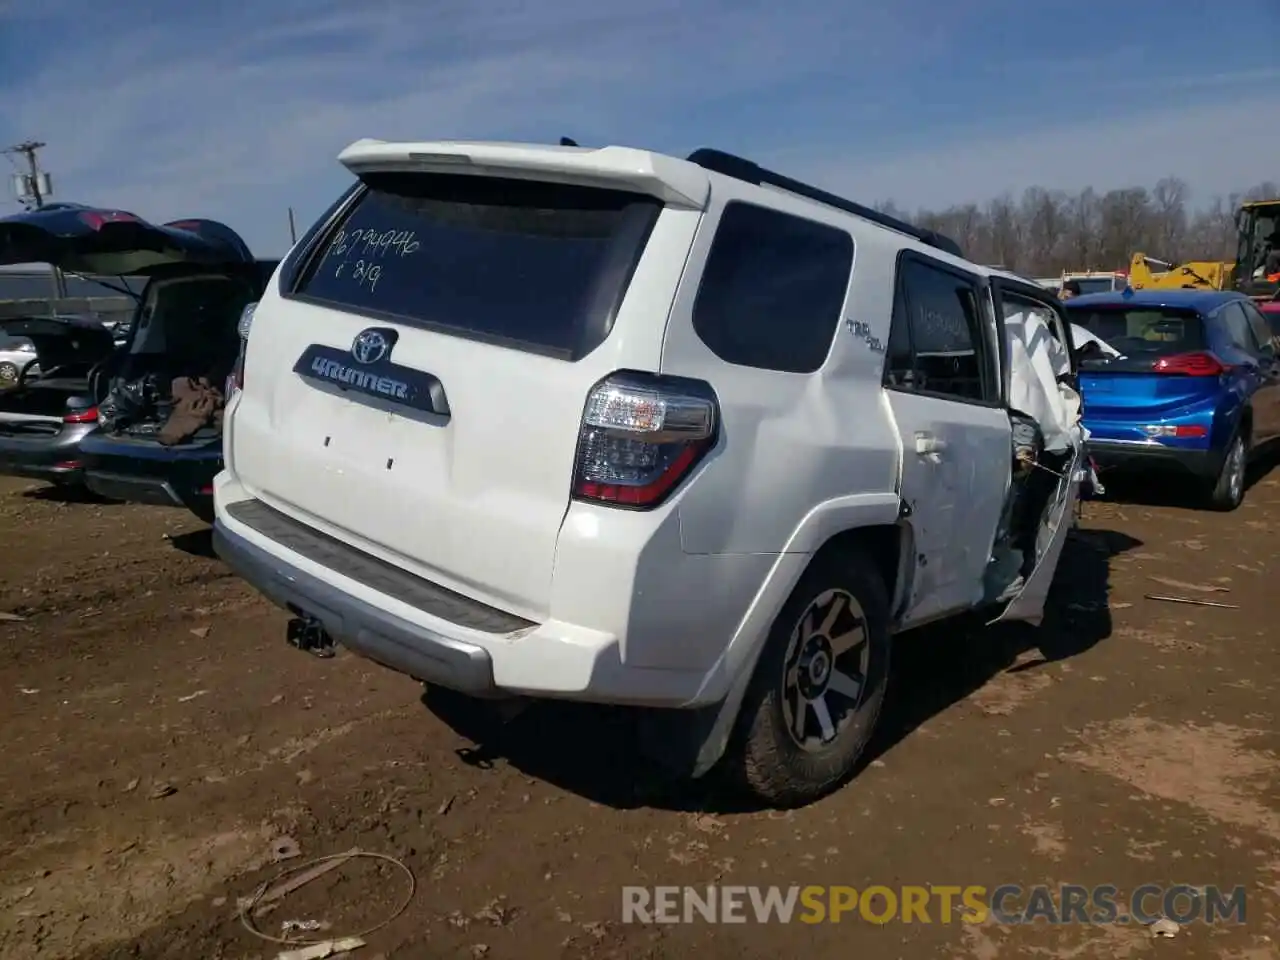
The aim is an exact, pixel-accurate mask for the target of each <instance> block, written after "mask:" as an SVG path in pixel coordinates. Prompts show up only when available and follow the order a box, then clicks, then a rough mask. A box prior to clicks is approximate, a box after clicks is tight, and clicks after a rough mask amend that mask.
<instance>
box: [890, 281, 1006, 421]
mask: <svg viewBox="0 0 1280 960" xmlns="http://www.w3.org/2000/svg"><path fill="white" fill-rule="evenodd" d="M981 296H982V288H981V286H980V284H979V282H978V280H977V279H976V278H974V277H970V276H965V275H964V274H961V273H958V272H954V271H952V270H949V269H946V268H943V267H941V266H938V267H934V266H930V265H929V264H927V263H925V262H923V261H922V260H919V259H916V258H914V257H912V258H907V259H904V260H903V261H902V262H901V266H900V267H899V283H898V292H897V301H896V302H895V304H894V310H893V320H892V326H891V328H890V333H889V357H888V358H887V359H888V363H887V364H886V371H885V385H886V386H889V387H894V388H896V389H909V390H913V391H915V392H917V393H931V394H938V395H940V396H945V397H951V398H955V399H959V400H994V399H996V397H997V388H996V382H995V377H994V376H993V375H992V373H991V365H990V357H989V350H988V346H987V341H986V338H985V337H984V336H983V335H982V314H981V312H980V310H979V306H978V304H979V298H980V297H981ZM904 328H905V333H904ZM903 344H909V347H908V348H907V349H909V351H910V353H909V355H907V354H906V353H905V352H904V349H903V346H902V345H903ZM895 346H896V347H897V349H896V350H895Z"/></svg>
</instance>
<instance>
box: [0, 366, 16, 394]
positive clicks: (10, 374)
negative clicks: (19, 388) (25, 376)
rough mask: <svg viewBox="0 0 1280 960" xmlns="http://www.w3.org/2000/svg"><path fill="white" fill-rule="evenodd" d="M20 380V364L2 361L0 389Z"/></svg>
mask: <svg viewBox="0 0 1280 960" xmlns="http://www.w3.org/2000/svg"><path fill="white" fill-rule="evenodd" d="M17 382H18V365H17V364H16V363H10V362H9V361H8V360H6V361H5V362H4V363H0V390H3V389H5V388H7V387H12V386H14V385H16V384H17Z"/></svg>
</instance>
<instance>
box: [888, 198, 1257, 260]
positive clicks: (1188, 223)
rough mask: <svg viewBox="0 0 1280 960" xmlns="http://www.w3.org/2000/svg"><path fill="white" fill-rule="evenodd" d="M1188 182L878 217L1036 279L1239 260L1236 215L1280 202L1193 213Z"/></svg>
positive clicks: (896, 211) (1224, 205)
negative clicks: (1148, 263) (1141, 257)
mask: <svg viewBox="0 0 1280 960" xmlns="http://www.w3.org/2000/svg"><path fill="white" fill-rule="evenodd" d="M1190 197H1191V190H1190V188H1189V187H1188V186H1187V184H1186V182H1185V181H1183V180H1179V179H1178V178H1176V177H1166V178H1165V179H1163V180H1161V181H1160V182H1159V183H1157V184H1156V185H1155V186H1154V187H1152V188H1150V189H1148V188H1146V187H1126V188H1124V189H1121V190H1108V191H1107V192H1106V193H1098V192H1097V191H1095V190H1094V189H1092V188H1086V189H1085V190H1082V191H1081V192H1080V193H1078V194H1070V193H1066V192H1064V191H1061V190H1046V189H1045V188H1043V187H1030V188H1028V189H1027V190H1026V191H1025V192H1024V193H1023V194H1022V196H1021V197H1020V198H1015V197H1014V196H1013V195H1012V194H1008V193H1006V194H1004V195H1003V196H1000V197H996V198H995V199H994V200H991V201H989V202H988V203H986V204H985V205H983V206H979V205H978V204H973V203H970V204H964V205H961V206H955V207H950V208H949V209H946V210H920V211H918V212H917V213H915V214H911V213H908V212H907V211H905V210H903V209H902V208H901V207H898V206H897V205H896V204H894V203H893V202H892V201H887V202H884V203H880V204H878V205H877V209H879V210H881V211H882V212H884V213H889V214H892V215H893V216H896V217H899V218H900V219H904V220H907V221H909V222H912V223H915V224H917V225H918V226H921V227H927V228H929V229H931V230H937V231H939V232H941V233H944V234H946V235H947V236H949V237H951V238H952V239H954V240H955V241H956V242H957V243H959V244H960V246H961V247H962V248H963V249H964V251H965V254H966V256H967V257H968V258H969V259H970V260H973V261H975V262H977V263H986V264H992V265H995V264H999V265H1001V266H1004V267H1007V268H1008V269H1010V270H1014V271H1017V272H1020V273H1023V274H1026V275H1030V276H1042V277H1050V276H1056V275H1058V274H1059V273H1061V272H1062V271H1063V270H1086V269H1093V270H1115V269H1120V268H1127V267H1128V265H1129V258H1130V257H1131V256H1132V255H1133V254H1134V253H1136V252H1142V253H1145V254H1147V255H1148V256H1152V257H1158V258H1159V259H1161V260H1167V261H1170V262H1175V263H1176V262H1185V261H1188V260H1228V261H1230V260H1234V259H1235V257H1236V225H1235V212H1236V209H1237V208H1238V207H1239V205H1240V203H1241V201H1243V200H1265V199H1280V187H1277V186H1276V184H1275V183H1273V182H1270V181H1268V182H1266V183H1260V184H1258V185H1257V186H1255V187H1252V188H1250V189H1249V190H1245V191H1243V192H1241V193H1232V194H1230V195H1228V196H1225V197H1223V196H1218V197H1214V198H1213V200H1212V201H1211V202H1210V203H1209V204H1208V205H1207V206H1205V207H1202V208H1199V209H1193V208H1192V207H1191V206H1190V203H1189V201H1190Z"/></svg>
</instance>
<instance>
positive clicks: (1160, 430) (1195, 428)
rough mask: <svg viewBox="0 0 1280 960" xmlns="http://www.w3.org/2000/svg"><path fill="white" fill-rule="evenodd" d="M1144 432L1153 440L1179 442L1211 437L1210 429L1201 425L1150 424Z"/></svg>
mask: <svg viewBox="0 0 1280 960" xmlns="http://www.w3.org/2000/svg"><path fill="white" fill-rule="evenodd" d="M1142 432H1143V433H1145V434H1146V435H1147V436H1148V437H1151V438H1152V439H1153V440H1154V439H1156V438H1158V437H1173V438H1175V439H1178V440H1199V439H1203V438H1204V437H1207V436H1208V435H1209V428H1208V427H1206V426H1204V425H1203V424H1199V423H1178V424H1173V423H1149V424H1147V425H1146V426H1145V427H1143V428H1142Z"/></svg>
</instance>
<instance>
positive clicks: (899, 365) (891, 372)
mask: <svg viewBox="0 0 1280 960" xmlns="http://www.w3.org/2000/svg"><path fill="white" fill-rule="evenodd" d="M910 327H911V323H910V320H909V319H908V311H907V298H906V297H905V296H903V294H902V278H901V277H899V278H898V292H897V294H896V295H895V296H894V298H893V319H892V320H890V321H889V347H888V349H887V350H886V351H885V360H884V384H885V386H886V387H898V388H900V389H909V388H911V387H912V386H914V384H915V356H914V355H913V354H912V352H911V329H910Z"/></svg>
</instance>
